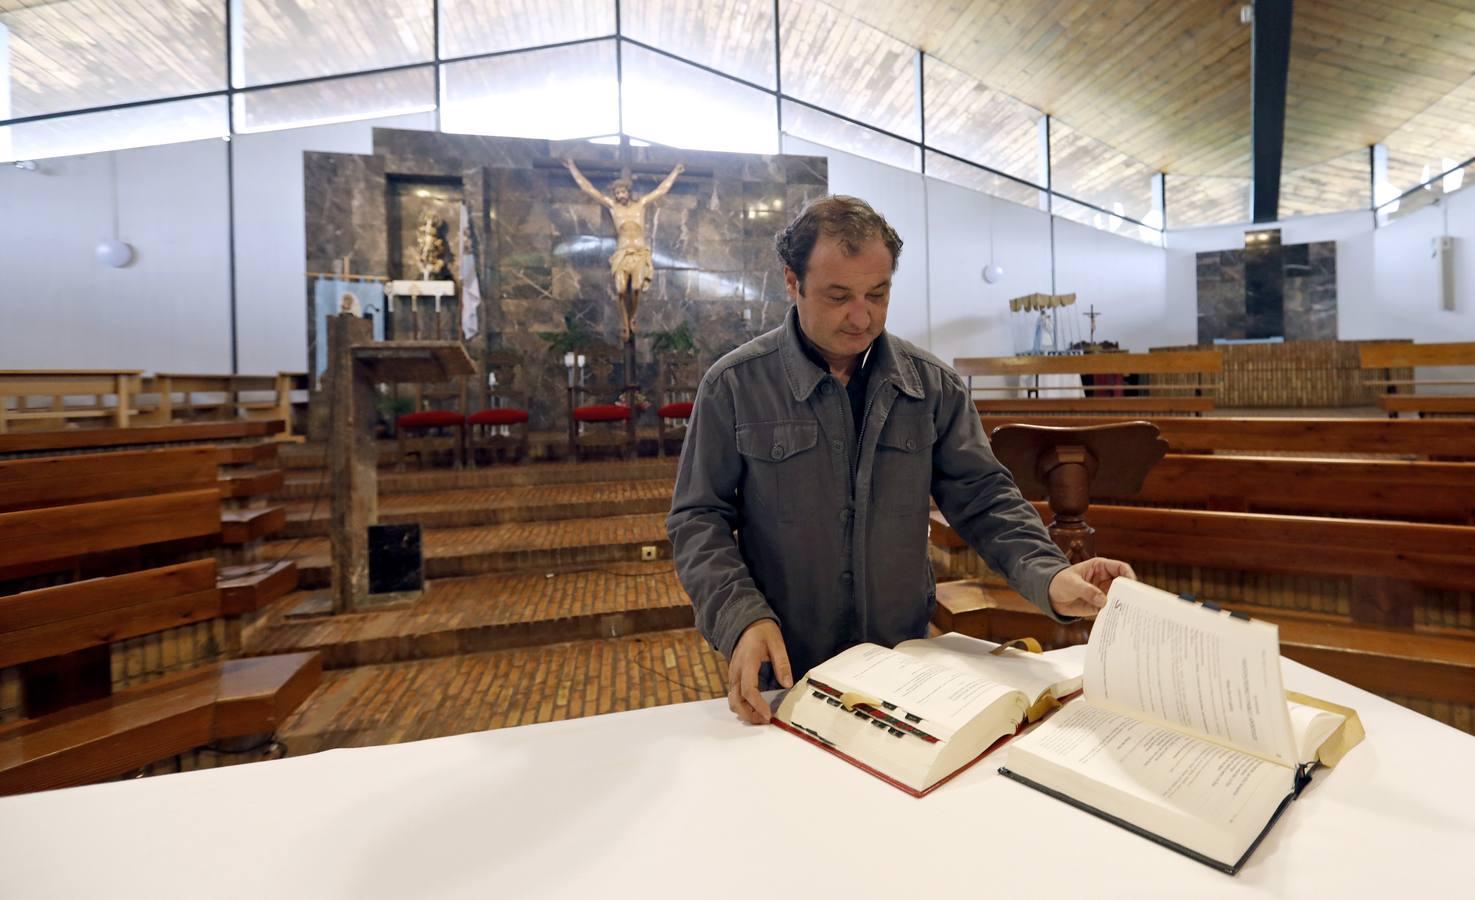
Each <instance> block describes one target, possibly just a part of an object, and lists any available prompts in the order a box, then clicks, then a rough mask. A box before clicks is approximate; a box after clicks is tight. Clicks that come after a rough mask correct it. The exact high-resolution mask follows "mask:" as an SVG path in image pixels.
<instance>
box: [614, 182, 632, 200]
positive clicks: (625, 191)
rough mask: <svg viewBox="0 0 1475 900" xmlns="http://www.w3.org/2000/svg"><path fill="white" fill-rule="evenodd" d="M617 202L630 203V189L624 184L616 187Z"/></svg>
mask: <svg viewBox="0 0 1475 900" xmlns="http://www.w3.org/2000/svg"><path fill="white" fill-rule="evenodd" d="M615 202H616V203H621V204H624V203H629V202H630V189H629V188H627V187H625V186H624V185H623V184H622V185H620V186H619V187H617V188H615Z"/></svg>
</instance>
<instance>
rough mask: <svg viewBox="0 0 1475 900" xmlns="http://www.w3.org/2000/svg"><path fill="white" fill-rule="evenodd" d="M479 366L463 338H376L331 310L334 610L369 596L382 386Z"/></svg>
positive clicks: (365, 324) (367, 325)
mask: <svg viewBox="0 0 1475 900" xmlns="http://www.w3.org/2000/svg"><path fill="white" fill-rule="evenodd" d="M475 371H476V367H475V365H474V364H473V363H472V361H471V357H470V356H469V355H468V354H467V353H466V348H465V347H463V346H461V344H460V342H459V341H375V340H374V335H373V330H372V323H371V322H370V321H369V320H368V319H364V318H360V317H358V316H352V315H337V316H329V317H328V377H329V383H328V391H327V402H328V404H329V422H330V428H329V432H328V466H329V473H330V479H331V481H330V488H331V490H332V494H333V518H332V524H331V532H330V533H331V541H332V548H333V569H332V573H333V575H332V577H333V588H332V599H333V606H332V611H333V612H334V613H335V614H336V613H345V612H354V611H356V610H359V609H361V608H362V606H363V605H364V601H365V600H366V599H367V598H368V596H369V526H370V525H373V524H376V523H377V521H378V518H379V470H378V465H379V460H378V448H377V447H376V446H375V444H374V421H375V415H376V410H375V403H374V400H375V396H376V386H377V385H380V384H397V383H404V382H421V383H423V382H435V381H449V380H451V379H452V378H457V377H460V376H463V375H471V374H473V373H474V372H475Z"/></svg>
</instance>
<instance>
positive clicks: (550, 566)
mask: <svg viewBox="0 0 1475 900" xmlns="http://www.w3.org/2000/svg"><path fill="white" fill-rule="evenodd" d="M421 546H422V550H423V553H424V555H425V577H426V578H428V579H434V578H454V577H457V576H460V575H479V574H486V573H493V572H515V571H534V572H549V571H553V570H556V569H565V568H573V567H578V566H599V565H603V564H606V563H619V562H639V561H641V560H642V555H641V554H642V551H643V550H646V548H650V549H649V551H648V552H651V553H653V554H654V558H655V559H664V560H669V559H670V558H671V543H670V541H669V540H667V538H666V516H665V514H664V513H652V514H646V515H633V516H606V517H602V518H578V519H560V520H556V521H545V522H508V523H503V524H499V525H477V526H473V527H469V528H435V529H429V530H427V531H425V532H424V533H423V535H422V544H421ZM261 558H262V559H270V560H276V559H295V560H296V561H297V568H298V570H299V572H300V573H301V579H300V581H299V583H300V584H301V585H302V586H303V587H306V588H318V587H326V586H327V585H328V581H329V573H330V560H329V548H328V539H327V538H323V537H308V538H297V539H291V540H279V541H272V542H270V543H267V544H264V545H262V548H261ZM666 565H667V566H668V567H669V566H670V563H669V562H667V563H666Z"/></svg>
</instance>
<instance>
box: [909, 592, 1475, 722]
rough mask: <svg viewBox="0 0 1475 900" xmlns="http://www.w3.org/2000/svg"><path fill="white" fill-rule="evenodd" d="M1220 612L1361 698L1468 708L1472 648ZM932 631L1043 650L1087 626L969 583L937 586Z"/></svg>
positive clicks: (1411, 635) (1444, 640) (1472, 644)
mask: <svg viewBox="0 0 1475 900" xmlns="http://www.w3.org/2000/svg"><path fill="white" fill-rule="evenodd" d="M1198 599H1207V600H1213V599H1214V598H1212V597H1209V598H1198ZM1223 605H1224V606H1225V608H1227V609H1233V610H1235V611H1237V612H1243V613H1245V614H1246V615H1249V616H1250V617H1251V618H1258V619H1263V620H1265V621H1268V622H1273V623H1275V624H1276V626H1277V627H1278V628H1279V629H1280V643H1281V652H1282V653H1283V654H1284V655H1285V656H1287V657H1289V658H1291V659H1294V660H1296V661H1297V662H1300V663H1304V664H1306V665H1308V666H1311V667H1312V668H1315V669H1318V670H1320V671H1322V672H1325V673H1326V674H1328V675H1331V676H1333V677H1335V678H1341V679H1343V680H1344V681H1348V682H1351V683H1352V684H1355V685H1357V686H1358V687H1361V688H1363V689H1365V690H1369V691H1373V692H1375V693H1381V694H1395V695H1401V696H1411V697H1416V698H1420V699H1428V700H1435V701H1442V702H1449V703H1459V704H1475V640H1471V639H1466V638H1459V637H1450V636H1446V635H1439V634H1428V633H1423V632H1419V631H1414V630H1412V629H1388V628H1380V627H1372V626H1367V625H1358V624H1355V623H1351V622H1348V621H1346V620H1345V619H1343V618H1339V617H1336V616H1333V615H1328V614H1325V613H1312V612H1303V611H1299V610H1284V609H1276V608H1273V607H1263V606H1252V605H1247V604H1241V603H1225V604H1223ZM932 623H933V624H934V625H935V626H936V627H937V628H938V629H939V630H940V631H943V632H948V631H956V632H959V633H960V634H966V635H969V636H971V637H978V638H983V639H985V640H991V641H996V642H1002V641H1007V640H1012V639H1014V638H1018V637H1026V636H1028V637H1033V638H1035V639H1037V640H1038V641H1040V643H1041V645H1043V646H1044V647H1046V648H1047V649H1050V648H1056V647H1065V646H1070V645H1072V644H1081V643H1085V641H1086V639H1087V637H1089V636H1090V628H1091V621H1090V620H1089V619H1082V620H1078V621H1076V622H1072V623H1068V624H1060V623H1057V622H1054V621H1052V620H1051V619H1049V618H1047V617H1046V616H1045V614H1044V613H1042V612H1041V611H1040V610H1039V608H1038V607H1036V606H1035V605H1034V604H1032V603H1030V602H1029V601H1028V600H1026V599H1024V597H1022V596H1020V595H1019V594H1018V593H1016V592H1015V591H1012V590H1010V589H1009V588H1007V587H1002V586H999V585H997V584H993V583H990V582H984V581H978V580H973V579H968V580H963V581H952V582H943V583H941V584H939V585H938V586H937V608H936V610H935V612H934V614H933V617H932Z"/></svg>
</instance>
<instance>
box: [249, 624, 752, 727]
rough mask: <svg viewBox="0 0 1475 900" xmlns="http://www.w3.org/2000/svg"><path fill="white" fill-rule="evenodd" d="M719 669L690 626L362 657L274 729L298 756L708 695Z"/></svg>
mask: <svg viewBox="0 0 1475 900" xmlns="http://www.w3.org/2000/svg"><path fill="white" fill-rule="evenodd" d="M726 670H727V666H726V664H725V663H724V662H723V661H722V658H721V657H720V656H719V655H718V654H717V653H716V652H715V651H713V650H712V649H711V648H710V647H709V646H707V643H706V641H704V640H703V639H702V637H701V636H700V635H698V634H697V633H696V631H695V630H693V629H689V628H688V629H681V630H674V631H660V632H651V633H648V634H642V635H637V636H634V637H624V638H616V639H613V640H611V639H601V640H587V641H574V642H570V643H561V644H551V645H540V646H537V647H518V648H514V649H509V650H497V651H492V652H486V653H470V654H466V655H462V656H441V657H436V658H434V659H423V660H417V661H413V662H401V663H389V664H378V665H366V666H360V667H357V668H353V669H338V670H336V671H330V672H327V673H325V674H324V676H323V686H322V687H321V688H320V689H319V690H318V692H317V693H316V694H314V695H313V699H312V701H311V702H309V703H306V704H304V705H303V706H302V707H301V708H300V709H299V710H298V711H297V712H296V713H295V714H293V716H292V717H291V718H290V719H289V720H288V721H287V722H286V723H285V724H284V725H283V726H282V727H281V728H280V729H279V730H278V732H277V734H278V737H279V738H280V739H281V740H282V742H283V743H285V744H287V745H288V746H289V747H290V748H291V752H292V755H293V756H301V755H303V754H306V753H312V752H314V751H317V750H326V749H331V748H337V747H366V746H371V745H375V744H392V743H398V742H401V741H415V740H424V739H428V738H436V737H445V736H448V735H453V734H463V733H466V732H471V731H485V730H487V729H491V728H505V727H508V726H512V725H531V724H534V723H538V722H553V721H560V720H563V719H573V718H578V717H580V716H592V715H598V714H602V713H610V712H624V711H626V710H631V709H642V708H645V707H650V706H661V705H665V704H669V703H681V702H686V701H691V700H713V699H717V698H720V697H722V696H724V695H725V693H726V691H727V688H726V685H725V682H724V680H723V674H724V673H725V672H726ZM590 752H591V753H593V754H597V753H598V748H597V747H591V748H590Z"/></svg>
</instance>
